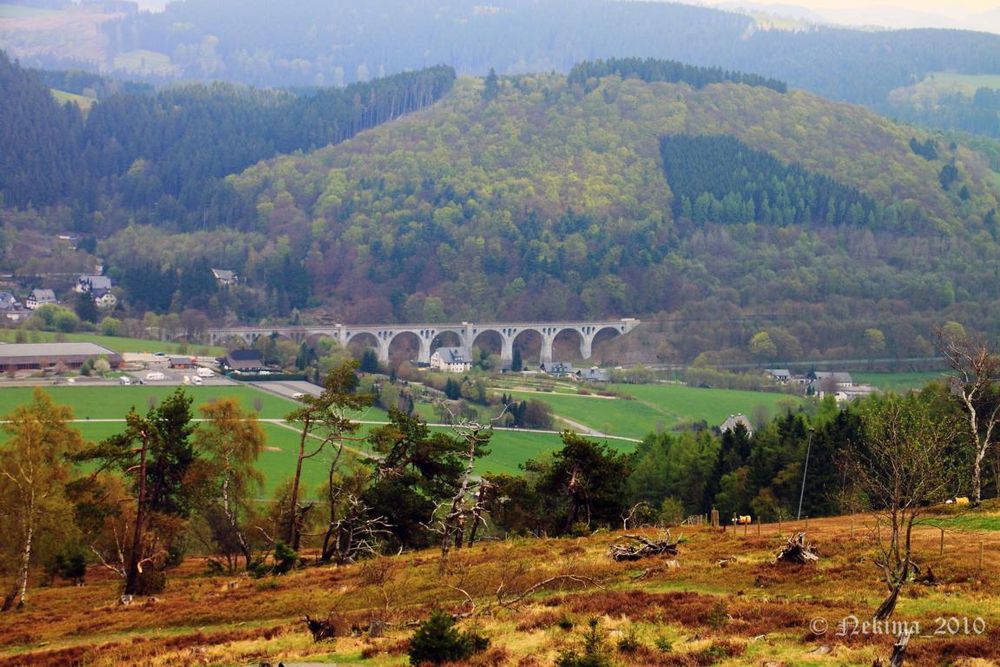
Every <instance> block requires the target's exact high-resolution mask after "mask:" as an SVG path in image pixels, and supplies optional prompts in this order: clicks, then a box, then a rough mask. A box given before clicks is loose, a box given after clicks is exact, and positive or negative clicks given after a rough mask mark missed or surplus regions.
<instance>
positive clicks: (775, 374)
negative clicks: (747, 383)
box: [764, 368, 792, 384]
mask: <svg viewBox="0 0 1000 667" xmlns="http://www.w3.org/2000/svg"><path fill="white" fill-rule="evenodd" d="M764 372H765V373H766V374H767V376H768V377H769V378H771V379H772V380H774V381H775V382H780V383H781V384H788V382H789V381H790V380H791V379H792V372H791V371H790V370H788V369H787V368H765V369H764Z"/></svg>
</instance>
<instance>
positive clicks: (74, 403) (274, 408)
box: [0, 384, 634, 497]
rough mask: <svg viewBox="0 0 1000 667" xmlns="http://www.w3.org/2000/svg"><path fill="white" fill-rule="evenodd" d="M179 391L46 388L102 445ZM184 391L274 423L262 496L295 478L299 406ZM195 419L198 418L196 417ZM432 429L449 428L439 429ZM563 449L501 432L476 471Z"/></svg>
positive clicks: (528, 435)
mask: <svg viewBox="0 0 1000 667" xmlns="http://www.w3.org/2000/svg"><path fill="white" fill-rule="evenodd" d="M175 389H176V387H167V386H154V385H148V384H147V385H141V386H128V387H122V386H111V387H79V386H77V387H65V386H62V387H46V388H45V391H46V392H47V393H48V394H49V395H50V396H52V399H53V400H54V401H55V402H56V403H59V404H62V405H68V406H70V407H71V408H72V409H73V414H74V416H75V417H76V419H77V420H79V421H77V423H76V426H77V427H78V428H79V429H80V431H81V433H82V434H83V436H84V437H85V438H87V439H88V440H91V441H99V440H101V439H103V438H106V437H108V436H110V435H112V434H114V433H117V432H119V431H120V430H121V428H122V426H123V421H118V420H124V417H125V415H126V414H127V413H128V411H129V409H130V408H131V407H133V406H134V407H135V408H136V410H137V411H139V412H140V413H145V411H146V410H147V409H148V408H149V406H150V405H151V404H154V403H159V402H160V401H162V400H163V399H164V398H165V397H167V396H169V395H170V394H171V393H173V392H174V390H175ZM184 390H185V391H186V392H187V393H188V394H189V395H190V396H192V397H193V398H194V403H193V405H194V408H195V410H196V411H197V408H198V406H199V405H202V404H204V403H207V402H210V401H212V400H215V399H218V398H221V397H234V398H236V399H238V400H239V402H240V404H241V405H242V406H243V407H244V408H246V409H251V410H254V411H256V408H257V406H258V405H259V406H260V411H259V413H258V415H259V417H260V418H261V419H264V420H270V421H269V422H268V423H265V424H264V425H263V427H264V432H265V435H266V436H267V445H266V447H267V449H266V450H265V451H264V453H263V454H262V455H261V457H260V460H259V466H260V470H261V472H262V473H263V474H264V489H263V494H264V496H267V497H269V496H270V495H271V493H272V492H273V491H274V489H275V487H277V486H278V484H280V483H281V482H282V481H283V480H285V479H288V478H289V477H290V476H291V475H292V474H293V473H294V470H295V462H296V452H297V450H298V433H297V431H296V430H295V429H294V428H293V427H291V426H289V425H286V424H284V423H283V420H284V417H285V416H286V415H287V414H288V413H289V412H290V411H291V410H292V409H294V407H295V404H294V403H293V402H292V401H290V400H287V399H284V398H281V397H279V396H275V395H273V394H269V393H266V392H263V391H260V390H258V389H256V388H254V387H247V386H201V387H185V388H184ZM32 391H34V390H33V389H32V388H28V387H6V388H3V389H0V415H5V414H8V413H10V412H11V411H12V410H13V409H14V408H15V407H17V406H18V405H20V404H22V403H25V402H27V401H29V400H30V399H31V393H32ZM197 416H198V415H197V414H196V415H195V417H197ZM354 417H355V419H357V420H358V421H365V422H382V423H385V422H387V421H388V415H387V414H386V413H385V411H383V410H381V409H379V408H369V409H367V410H365V411H364V412H362V413H358V414H356V415H355V416H354ZM89 420H95V421H89ZM96 420H116V421H111V422H108V421H96ZM374 427H375V425H374V424H364V425H362V427H361V429H360V430H359V432H358V434H357V437H364V436H365V435H366V434H367V433H368V431H369V430H370V429H371V428H374ZM434 430H444V431H447V430H448V429H446V428H441V427H435V429H434ZM345 444H346V446H347V447H348V448H349V449H355V450H358V451H360V452H368V451H369V450H368V448H367V446H366V445H365V443H363V442H355V441H350V442H347V443H345ZM608 444H609V446H611V447H613V448H614V449H616V450H618V451H631V450H632V449H634V444H633V443H630V442H624V441H619V440H609V441H608ZM561 446H562V445H561V441H560V439H559V436H558V435H557V434H555V433H532V432H527V431H516V430H511V431H508V430H503V431H501V430H498V431H496V432H494V434H493V438H492V440H491V443H490V448H489V449H490V455H489V456H487V457H485V458H483V459H480V460H479V461H478V462H477V465H476V472H477V473H484V472H493V473H510V474H518V472H519V471H520V468H519V466H520V465H521V464H523V463H524V462H525V461H528V460H529V459H533V458H538V457H540V456H542V455H544V454H546V453H548V452H552V451H555V450H557V449H559V448H560V447H561ZM328 464H329V457H328V456H326V455H321V456H318V457H316V458H314V459H310V460H309V461H306V462H305V465H304V466H303V481H304V483H305V485H306V489H307V492H308V493H318V492H319V490H320V489H321V487H322V485H323V484H325V483H326V475H327V468H328Z"/></svg>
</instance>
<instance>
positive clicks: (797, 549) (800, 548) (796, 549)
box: [775, 533, 819, 565]
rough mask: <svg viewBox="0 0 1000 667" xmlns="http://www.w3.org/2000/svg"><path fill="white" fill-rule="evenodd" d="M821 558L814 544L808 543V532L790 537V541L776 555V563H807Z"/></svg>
mask: <svg viewBox="0 0 1000 667" xmlns="http://www.w3.org/2000/svg"><path fill="white" fill-rule="evenodd" d="M818 560H819V556H817V555H816V553H815V552H814V551H813V548H812V545H811V544H807V543H806V534H805V533H799V534H797V535H795V536H793V537H790V538H788V543H787V544H786V545H785V546H784V547H782V549H781V551H779V552H778V554H777V556H775V562H776V563H796V564H799V565H806V564H807V563H813V562H816V561H818Z"/></svg>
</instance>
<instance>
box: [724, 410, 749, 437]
mask: <svg viewBox="0 0 1000 667" xmlns="http://www.w3.org/2000/svg"><path fill="white" fill-rule="evenodd" d="M737 426H742V427H743V428H745V429H746V430H747V435H753V424H751V423H750V420H749V419H747V418H746V417H745V416H744V415H743V414H742V413H736V414H735V415H729V419H727V420H726V421H724V422H722V425H721V426H720V427H719V431H720V432H721V433H725V432H726V431H735V430H736V427H737Z"/></svg>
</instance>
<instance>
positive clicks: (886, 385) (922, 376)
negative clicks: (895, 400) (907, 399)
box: [851, 371, 947, 393]
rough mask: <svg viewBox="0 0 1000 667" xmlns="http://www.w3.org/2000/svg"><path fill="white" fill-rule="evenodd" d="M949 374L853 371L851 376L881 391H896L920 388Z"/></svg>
mask: <svg viewBox="0 0 1000 667" xmlns="http://www.w3.org/2000/svg"><path fill="white" fill-rule="evenodd" d="M946 376H947V372H946V371H918V372H913V373H851V378H852V379H853V380H854V382H855V383H857V384H870V385H874V386H876V387H878V388H879V389H880V390H881V391H894V392H896V393H900V392H905V391H909V390H910V389H920V388H921V387H923V386H925V385H927V384H928V383H930V382H935V381H937V380H941V379H942V378H944V377H946Z"/></svg>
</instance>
